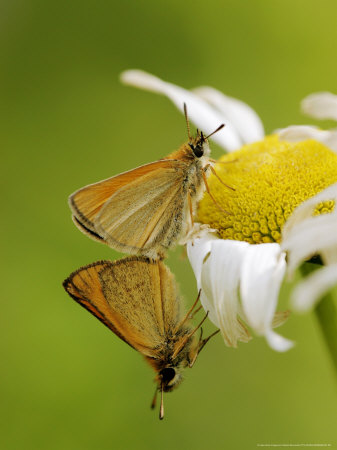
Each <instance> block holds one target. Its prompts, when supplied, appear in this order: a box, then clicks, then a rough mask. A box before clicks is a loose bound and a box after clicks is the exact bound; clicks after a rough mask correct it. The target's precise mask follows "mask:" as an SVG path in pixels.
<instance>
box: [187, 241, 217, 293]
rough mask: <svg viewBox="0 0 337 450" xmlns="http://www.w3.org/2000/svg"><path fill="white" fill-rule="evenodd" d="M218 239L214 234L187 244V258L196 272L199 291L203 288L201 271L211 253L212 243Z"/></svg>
mask: <svg viewBox="0 0 337 450" xmlns="http://www.w3.org/2000/svg"><path fill="white" fill-rule="evenodd" d="M216 239H217V237H215V236H214V234H212V233H209V234H208V235H207V236H205V237H203V238H201V239H195V240H194V241H193V242H192V241H190V242H188V243H187V256H188V259H189V260H190V263H191V266H192V269H193V271H194V275H195V278H196V280H197V286H198V289H200V288H201V269H202V266H203V263H204V260H205V258H206V256H207V255H208V254H209V253H210V251H211V248H212V242H213V241H214V240H216Z"/></svg>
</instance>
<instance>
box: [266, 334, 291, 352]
mask: <svg viewBox="0 0 337 450" xmlns="http://www.w3.org/2000/svg"><path fill="white" fill-rule="evenodd" d="M266 339H267V342H268V344H269V346H270V347H271V348H272V349H274V350H277V351H278V352H286V351H288V350H290V349H291V348H292V347H293V346H294V342H293V341H290V340H289V339H285V338H284V337H282V336H280V335H279V334H277V333H275V331H273V330H268V331H267V333H266Z"/></svg>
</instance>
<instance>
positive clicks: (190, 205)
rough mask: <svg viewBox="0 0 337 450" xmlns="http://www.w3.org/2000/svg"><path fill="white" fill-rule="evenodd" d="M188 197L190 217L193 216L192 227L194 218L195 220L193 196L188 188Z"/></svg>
mask: <svg viewBox="0 0 337 450" xmlns="http://www.w3.org/2000/svg"><path fill="white" fill-rule="evenodd" d="M187 199H188V206H189V209H190V217H191V228H193V227H194V220H193V206H192V198H191V191H190V190H188V192H187Z"/></svg>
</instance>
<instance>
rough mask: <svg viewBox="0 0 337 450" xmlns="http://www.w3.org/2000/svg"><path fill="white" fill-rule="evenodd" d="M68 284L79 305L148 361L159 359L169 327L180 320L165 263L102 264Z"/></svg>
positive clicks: (133, 259)
mask: <svg viewBox="0 0 337 450" xmlns="http://www.w3.org/2000/svg"><path fill="white" fill-rule="evenodd" d="M63 285H64V288H65V290H66V291H67V292H68V294H69V295H70V296H71V297H72V298H73V299H74V300H76V301H77V302H78V303H79V304H80V305H82V306H83V307H84V308H86V309H87V310H88V311H90V312H91V313H92V314H93V315H94V316H96V317H97V318H98V319H99V320H100V321H101V322H103V323H104V324H105V325H106V326H107V327H109V328H110V329H111V330H112V331H113V332H114V333H115V334H116V335H117V336H118V337H120V338H121V339H122V340H124V341H125V342H127V343H128V344H129V345H131V346H132V347H133V348H135V349H136V350H138V351H139V352H141V353H142V354H143V355H144V356H147V357H148V358H154V359H156V358H157V357H158V351H160V349H161V348H163V347H164V346H165V342H166V336H167V333H168V328H167V327H171V328H172V327H173V326H175V325H176V323H177V322H178V320H179V302H178V299H177V293H176V285H175V282H174V278H173V275H172V274H171V272H170V271H169V269H168V268H167V267H166V266H165V265H164V264H163V263H162V262H160V261H159V262H158V261H157V262H153V261H149V260H148V259H146V258H138V257H131V258H125V259H122V260H119V261H115V262H111V261H100V262H96V263H93V264H90V265H88V266H86V267H83V268H81V269H79V270H77V271H76V272H74V273H72V274H71V275H70V277H69V278H67V279H66V280H65V282H64V284H63Z"/></svg>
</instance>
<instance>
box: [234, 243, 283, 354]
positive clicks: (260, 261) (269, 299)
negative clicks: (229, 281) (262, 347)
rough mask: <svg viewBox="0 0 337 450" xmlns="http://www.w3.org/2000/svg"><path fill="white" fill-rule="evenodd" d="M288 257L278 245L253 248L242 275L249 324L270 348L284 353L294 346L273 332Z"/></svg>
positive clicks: (241, 288)
mask: <svg viewBox="0 0 337 450" xmlns="http://www.w3.org/2000/svg"><path fill="white" fill-rule="evenodd" d="M285 269H286V263H285V254H284V253H283V252H281V248H280V246H279V245H278V244H259V245H250V246H249V249H248V251H247V253H246V255H245V259H244V261H243V266H242V272H241V286H240V292H241V301H242V306H243V310H244V313H245V316H246V318H247V320H248V323H249V325H250V326H251V327H252V328H253V329H254V331H255V332H256V333H257V334H260V335H264V336H266V338H267V341H268V343H269V345H270V346H271V347H272V348H273V349H274V350H278V351H284V350H286V349H288V348H290V346H291V345H292V343H291V342H290V341H289V340H288V339H285V338H283V337H282V336H279V335H277V334H276V333H275V332H273V331H272V322H273V317H274V315H275V310H276V306H277V300H278V294H279V290H280V287H281V283H282V280H283V277H284V274H285Z"/></svg>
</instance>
